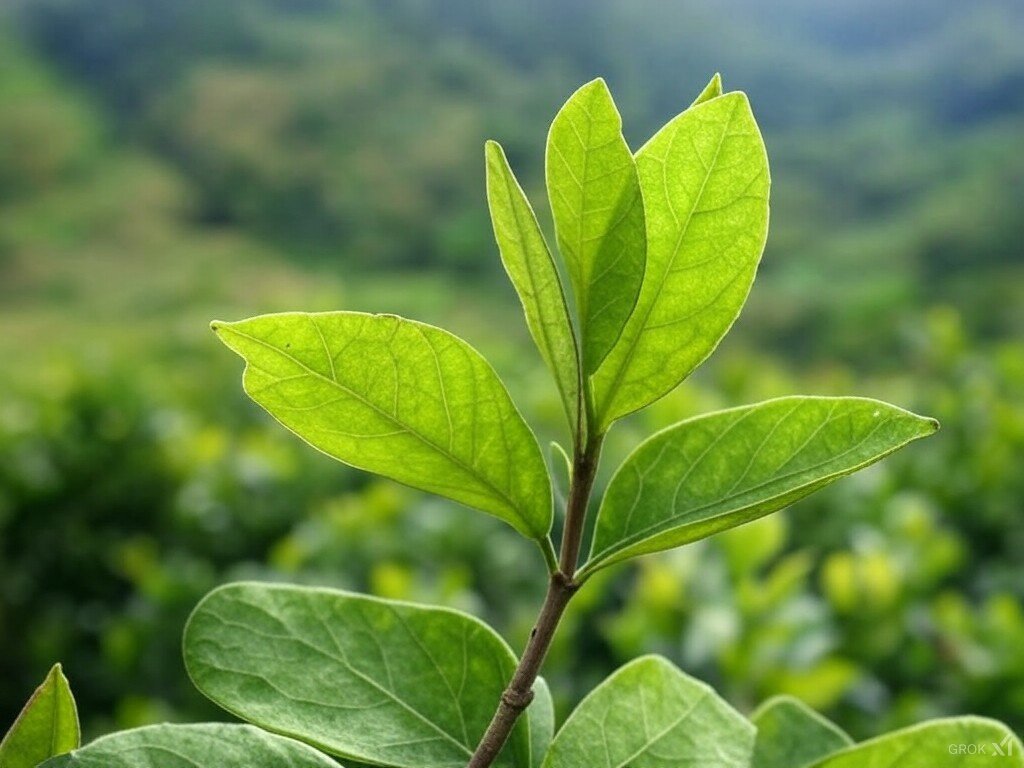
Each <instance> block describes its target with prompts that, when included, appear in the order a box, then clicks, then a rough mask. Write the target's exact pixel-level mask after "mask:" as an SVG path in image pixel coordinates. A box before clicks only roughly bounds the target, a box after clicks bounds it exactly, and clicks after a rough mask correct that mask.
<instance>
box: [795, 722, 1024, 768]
mask: <svg viewBox="0 0 1024 768" xmlns="http://www.w3.org/2000/svg"><path fill="white" fill-rule="evenodd" d="M812 765H813V766H814V768H1021V767H1022V766H1024V747H1022V745H1021V742H1020V739H1019V738H1017V737H1016V736H1015V735H1014V734H1013V732H1012V731H1010V729H1009V728H1007V727H1006V726H1005V725H1003V724H1002V723H999V722H996V721H995V720H986V719H984V718H980V717H957V718H950V719H947V720H932V721H929V722H927V723H922V724H921V725H917V726H913V727H911V728H906V729H904V730H901V731H895V732H894V733H890V734H886V735H885V736H880V737H878V738H877V739H872V740H871V741H865V742H862V743H861V744H858V745H856V746H853V747H849V748H848V749H844V750H842V751H841V752H837V753H835V754H832V755H830V756H828V757H826V758H824V759H823V760H820V761H819V762H816V763H813V764H812Z"/></svg>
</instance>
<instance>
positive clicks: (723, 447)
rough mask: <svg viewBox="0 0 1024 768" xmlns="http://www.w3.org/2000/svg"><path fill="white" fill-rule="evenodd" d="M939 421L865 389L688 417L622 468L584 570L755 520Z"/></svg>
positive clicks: (643, 447)
mask: <svg viewBox="0 0 1024 768" xmlns="http://www.w3.org/2000/svg"><path fill="white" fill-rule="evenodd" d="M937 428H938V423H937V422H936V421H935V420H934V419H928V418H924V417H922V416H917V415H915V414H913V413H910V412H909V411H905V410H903V409H902V408H897V407H896V406H893V405H888V404H887V403H882V402H879V401H877V400H868V399H865V398H859V397H783V398H779V399H777V400H769V401H767V402H763V403H758V404H757V405H748V406H744V407H742V408H733V409H730V410H727V411H719V412H718V413H711V414H708V415H706V416H699V417H697V418H694V419H689V420H687V421H683V422H681V423H679V424H676V425H675V426H673V427H669V428H668V429H665V430H662V431H661V432H659V433H657V434H656V435H654V436H653V437H651V438H650V439H648V440H646V441H645V442H644V443H642V444H641V445H640V446H639V447H638V448H637V449H636V450H635V451H634V452H633V453H632V454H631V455H630V456H629V457H628V458H627V459H626V461H625V462H623V464H622V466H621V467H620V468H619V469H618V470H617V471H616V473H615V476H614V477H613V478H612V480H611V482H610V483H609V485H608V490H607V492H606V493H605V497H604V499H603V500H602V502H601V508H600V511H599V512H598V517H597V523H596V527H595V533H594V543H593V546H592V549H591V554H590V562H588V564H587V565H586V566H585V567H584V575H586V574H588V573H590V572H592V571H593V570H595V569H597V568H601V567H604V566H606V565H610V564H611V563H614V562H617V561H619V560H623V559H625V558H628V557H634V556H636V555H642V554H645V553H648V552H657V551H659V550H663V549H669V548H671V547H678V546H681V545H683V544H688V543H690V542H692V541H697V540H698V539H703V538H706V537H708V536H710V535H712V534H714V533H718V532H719V531H724V530H726V529H728V528H734V527H736V526H737V525H742V524H743V523H748V522H750V521H751V520H756V519H757V518H759V517H763V516H764V515H767V514H769V513H770V512H775V511H776V510H779V509H782V508H783V507H786V506H788V505H790V504H792V503H793V502H794V501H796V500H798V499H801V498H803V497H804V496H807V495H808V494H810V493H812V492H813V491H816V490H817V489H819V488H822V487H824V486H826V485H828V484H829V483H831V482H832V481H834V480H836V479H838V478H840V477H842V476H843V475H848V474H850V473H851V472H854V471H856V470H858V469H861V468H862V467H866V466H867V465H868V464H872V463H874V462H876V461H878V460H879V459H881V458H883V457H884V456H887V455H888V454H890V453H892V452H893V451H895V450H897V449H898V448H900V447H902V446H904V445H906V444H907V443H909V442H911V441H912V440H916V439H918V438H921V437H926V436H927V435H930V434H932V433H933V432H934V431H935V430H936V429H937Z"/></svg>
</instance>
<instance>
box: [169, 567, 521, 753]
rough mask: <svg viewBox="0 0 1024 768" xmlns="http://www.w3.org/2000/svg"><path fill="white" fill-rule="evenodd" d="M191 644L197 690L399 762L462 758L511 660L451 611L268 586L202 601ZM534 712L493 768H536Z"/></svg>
mask: <svg viewBox="0 0 1024 768" xmlns="http://www.w3.org/2000/svg"><path fill="white" fill-rule="evenodd" d="M184 648H185V664H186V667H187V669H188V672H189V675H190V676H191V677H192V680H193V682H194V683H195V684H196V687H197V688H199V690H200V691H202V692H203V693H204V694H205V695H206V696H208V697H209V698H211V699H212V700H213V701H214V702H216V703H217V704H219V705H220V706H222V707H223V708H224V709H226V710H228V711H229V712H232V713H233V714H235V715H237V716H238V717H241V718H242V719H244V720H246V721H248V722H251V723H253V724H255V725H259V726H261V727H264V728H267V729H269V730H271V731H274V732H276V733H282V734H284V735H286V736H291V737H293V738H297V739H300V740H301V741H304V742H306V743H308V744H311V745H313V746H315V747H317V748H318V749H321V750H323V751H325V752H328V753H330V754H334V755H338V756H339V757H342V758H346V757H347V758H352V759H353V760H357V761H361V762H367V763H375V764H381V765H387V766H394V767H395V768H452V766H456V765H464V764H465V763H466V762H467V761H468V760H469V757H470V755H471V754H472V753H473V750H474V749H475V747H476V745H477V742H478V741H479V739H480V737H481V736H482V735H483V733H484V731H485V729H486V728H487V725H488V723H489V722H490V718H491V715H492V713H493V711H494V706H495V704H496V702H497V701H498V700H499V698H500V697H501V694H502V691H504V689H505V685H506V683H507V682H508V680H509V678H510V677H511V675H512V672H513V670H514V669H515V666H516V658H515V656H514V655H513V653H512V651H511V650H509V648H508V646H507V645H506V644H505V643H504V641H502V640H501V638H500V637H498V635H497V634H495V633H494V631H493V630H491V629H490V628H489V627H487V626H486V625H485V624H483V623H482V622H480V621H478V620H476V619H474V618H473V617H471V616H467V615H465V614H462V613H458V612H456V611H451V610H446V609H442V608H428V607H422V606H416V605H411V604H407V603H398V602H394V601H388V600H381V599H377V598H371V597H366V596H362V595H354V594H349V593H346V592H338V591H334V590H327V589H315V588H306V587H291V586H275V585H267V584H248V583H243V584H233V585H229V586H227V587H222V588H221V589H218V590H216V591H214V592H212V593H211V594H210V595H208V596H207V597H206V598H204V600H203V601H202V602H201V603H200V604H199V606H198V607H197V608H196V610H195V612H194V613H193V615H192V618H191V619H190V620H189V623H188V625H187V627H186V629H185V641H184ZM538 714H540V713H538ZM528 721H529V718H522V719H521V720H520V722H519V723H518V724H517V726H516V728H515V730H514V731H513V733H512V737H511V739H510V740H509V743H508V745H507V746H506V747H505V749H504V751H503V752H502V753H501V755H500V756H499V759H498V761H497V762H496V763H495V765H496V766H501V767H502V768H530V765H531V762H530V726H529V722H528Z"/></svg>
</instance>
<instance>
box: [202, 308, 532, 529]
mask: <svg viewBox="0 0 1024 768" xmlns="http://www.w3.org/2000/svg"><path fill="white" fill-rule="evenodd" d="M213 328H214V330H215V331H216V332H217V334H218V335H219V336H220V338H221V340H222V341H223V342H224V343H225V344H226V345H227V346H229V347H230V348H231V349H233V350H234V351H235V352H237V353H238V354H239V355H240V356H241V357H242V358H243V359H245V361H246V368H245V375H244V379H243V383H244V387H245V391H246V392H247V393H248V394H249V396H250V397H251V398H252V399H253V400H255V401H256V402H257V403H259V404H260V405H261V406H263V408H265V409H266V410H267V411H268V412H269V413H270V414H271V415H272V416H273V417H274V418H275V419H277V420H278V421H279V422H280V423H281V424H283V425H284V426H285V427H287V428H288V429H289V430H291V431H292V432H294V433H295V434H296V435H298V436H299V437H301V438H302V439H303V440H305V441H306V442H308V443H309V444H310V445H312V446H313V447H315V448H317V449H319V450H321V451H323V452H324V453H326V454H328V455H329V456H332V457H334V458H336V459H339V460H340V461H343V462H345V463H346V464H350V465H352V466H354V467H357V468H359V469H364V470H367V471H370V472H376V473H377V474H380V475H384V476H385V477H389V478H391V479H393V480H397V481H399V482H401V483H405V484H407V485H410V486H413V487H414V488H419V489H421V490H425V491H429V492H431V493H436V494H438V495H441V496H446V497H448V498H450V499H454V500H455V501H458V502H461V503H463V504H465V505H467V506H470V507H475V508H477V509H480V510H483V511H485V512H489V513H490V514H492V515H494V516H496V517H499V518H501V519H502V520H505V521H506V522H508V523H509V524H511V525H512V526H513V527H515V528H516V530H518V531H520V532H521V533H523V534H524V535H525V536H528V537H530V538H533V539H537V540H542V539H544V537H546V536H547V532H548V530H549V529H550V527H551V485H550V481H549V480H548V474H547V469H546V467H545V464H544V458H543V456H542V455H541V451H540V447H539V446H538V444H537V440H536V438H534V436H533V433H532V432H531V431H530V428H529V427H528V426H527V425H526V422H525V421H524V420H523V417H522V416H521V415H520V414H519V412H518V411H517V410H516V407H515V405H514V404H513V403H512V400H511V398H510V397H509V396H508V393H507V392H506V390H505V388H504V386H503V385H502V383H501V381H500V380H499V379H498V376H497V374H496V373H495V372H494V370H493V369H492V368H491V366H490V365H489V364H488V363H487V361H486V360H484V358H483V357H481V356H480V354H479V353H478V352H476V350H474V349H473V348H472V347H470V346H469V345H468V344H466V343H465V342H464V341H462V340H461V339H459V338H458V337H456V336H453V335H452V334H450V333H448V332H447V331H443V330H441V329H439V328H435V327H433V326H430V325H425V324H422V323H417V322H413V321H411V320H405V319H403V318H399V317H395V316H394V315H368V314H363V313H359V312H324V313H316V314H309V313H302V312H289V313H283V314H276V315H263V316H260V317H254V318H251V319H249V320H242V321H241V322H237V323H221V322H218V323H214V324H213Z"/></svg>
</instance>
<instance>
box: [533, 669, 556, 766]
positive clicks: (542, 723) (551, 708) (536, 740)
mask: <svg viewBox="0 0 1024 768" xmlns="http://www.w3.org/2000/svg"><path fill="white" fill-rule="evenodd" d="M526 715H527V717H529V718H530V761H531V764H532V765H533V766H535V768H539V767H540V764H541V763H542V762H544V755H546V754H547V753H548V748H549V747H550V746H551V740H552V739H553V738H554V736H555V702H554V701H552V700H551V689H550V688H548V684H547V681H546V680H544V678H543V677H538V678H537V681H536V682H535V683H534V684H533V702H531V704H530V706H529V708H528V709H527V710H526Z"/></svg>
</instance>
